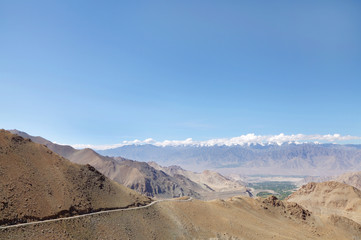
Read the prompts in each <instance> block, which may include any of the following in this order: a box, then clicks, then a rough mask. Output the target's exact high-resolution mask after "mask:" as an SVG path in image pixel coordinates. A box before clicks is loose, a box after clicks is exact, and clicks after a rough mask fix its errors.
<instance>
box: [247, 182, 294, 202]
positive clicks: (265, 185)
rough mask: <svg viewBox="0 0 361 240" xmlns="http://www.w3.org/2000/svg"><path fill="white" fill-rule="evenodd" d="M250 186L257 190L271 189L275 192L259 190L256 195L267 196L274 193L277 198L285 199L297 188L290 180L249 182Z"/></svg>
mask: <svg viewBox="0 0 361 240" xmlns="http://www.w3.org/2000/svg"><path fill="white" fill-rule="evenodd" d="M248 186H249V187H251V188H254V189H257V190H272V191H274V192H275V193H276V194H271V193H268V192H266V191H264V192H262V191H261V192H259V193H258V194H257V196H258V197H267V196H269V195H275V196H276V197H277V198H278V199H281V200H282V199H285V198H287V197H288V196H289V195H291V194H292V192H293V191H295V190H296V189H297V186H296V185H295V184H294V183H292V182H287V181H285V182H274V181H267V182H258V183H250V184H249V185H248Z"/></svg>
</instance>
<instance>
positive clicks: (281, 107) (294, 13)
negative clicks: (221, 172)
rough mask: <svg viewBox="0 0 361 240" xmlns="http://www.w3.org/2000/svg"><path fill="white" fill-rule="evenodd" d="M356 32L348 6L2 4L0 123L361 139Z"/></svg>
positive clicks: (37, 128) (45, 130)
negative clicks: (315, 135) (334, 136)
mask: <svg viewBox="0 0 361 240" xmlns="http://www.w3.org/2000/svg"><path fill="white" fill-rule="evenodd" d="M360 29H361V2H360V1H330V0H328V1H268V0H267V1H103V2H100V1H64V0H62V1H0V31H1V38H0V83H1V85H0V91H1V94H0V101H1V107H2V111H1V112H2V113H1V115H0V128H5V129H14V128H16V129H19V130H23V131H26V132H28V133H29V134H32V135H41V136H44V137H46V138H48V139H50V140H53V141H56V142H60V143H67V144H79V143H84V144H85V143H86V144H111V143H117V142H120V141H123V140H134V139H142V140H144V139H146V138H153V139H156V140H159V141H163V140H166V139H186V138H189V137H191V138H193V139H196V140H207V139H211V138H223V137H226V138H229V137H235V136H240V135H243V134H248V133H255V134H257V135H273V134H280V133H285V134H334V133H339V134H341V135H353V136H361V107H360V104H361V94H360V92H361V91H360V90H361V30H360Z"/></svg>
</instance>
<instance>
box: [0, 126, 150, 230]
mask: <svg viewBox="0 0 361 240" xmlns="http://www.w3.org/2000/svg"><path fill="white" fill-rule="evenodd" d="M0 201H1V202H0V210H1V211H0V224H12V223H17V222H26V221H32V220H39V219H48V218H56V217H61V216H69V215H74V214H78V213H86V212H93V211H98V210H101V209H112V208H126V207H129V206H136V205H144V204H146V203H149V202H150V199H149V198H147V197H145V196H142V195H140V194H138V193H136V192H134V191H132V190H130V189H128V188H126V187H125V186H122V185H120V184H118V183H115V182H113V181H111V180H109V179H108V178H106V177H105V176H104V175H102V174H101V173H99V172H98V171H97V170H95V168H94V167H92V166H90V165H84V166H81V165H78V164H74V163H71V162H70V161H68V160H67V159H65V158H63V157H61V156H59V155H58V154H56V153H54V152H53V151H51V150H50V149H48V148H47V147H46V146H44V145H41V144H37V143H34V142H32V141H31V140H29V139H24V138H23V137H21V136H18V135H14V134H11V133H10V132H8V131H5V130H0Z"/></svg>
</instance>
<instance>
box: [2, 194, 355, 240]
mask: <svg viewBox="0 0 361 240" xmlns="http://www.w3.org/2000/svg"><path fill="white" fill-rule="evenodd" d="M358 227H359V226H358V225H357V224H355V223H353V222H351V220H348V219H342V218H333V219H332V221H328V220H324V219H321V218H319V217H317V216H314V215H313V214H312V213H310V212H308V211H307V210H305V209H304V208H303V207H301V206H299V205H298V204H296V203H287V202H284V201H279V200H277V199H275V198H272V197H271V198H268V199H253V198H248V197H233V198H230V199H228V200H225V201H224V200H213V201H208V202H204V201H199V200H192V201H188V202H175V201H164V202H159V203H156V204H154V205H152V206H150V207H148V208H143V209H137V210H130V211H123V212H115V213H107V214H101V215H94V216H87V217H84V218H81V219H79V218H78V219H69V220H64V221H61V222H56V223H45V224H38V225H35V226H25V227H22V228H18V229H16V228H12V229H7V230H6V231H1V229H0V238H1V239H224V240H226V239H227V240H229V239H234V240H235V239H247V240H255V239H278V240H286V239H287V240H289V239H299V240H301V239H302V240H303V239H322V240H326V239H327V240H329V239H338V240H346V239H347V240H348V239H359V238H360V237H361V231H359V228H358Z"/></svg>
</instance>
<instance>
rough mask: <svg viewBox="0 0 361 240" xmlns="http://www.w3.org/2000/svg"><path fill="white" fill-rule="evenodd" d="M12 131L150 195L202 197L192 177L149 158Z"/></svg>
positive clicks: (161, 196)
mask: <svg viewBox="0 0 361 240" xmlns="http://www.w3.org/2000/svg"><path fill="white" fill-rule="evenodd" d="M11 132H12V133H14V134H17V135H19V136H22V137H24V138H29V139H31V140H32V141H34V142H37V143H40V144H44V145H45V146H47V147H48V148H49V149H50V150H52V151H54V152H56V153H57V154H59V155H61V156H63V157H65V158H67V159H69V160H70V161H72V162H74V163H78V164H89V165H91V166H93V167H94V168H96V169H97V170H98V171H99V172H101V173H102V174H104V175H105V176H107V177H108V178H110V179H112V180H114V181H116V182H118V183H120V184H123V185H125V186H127V187H129V188H131V189H134V190H136V191H138V192H139V193H142V194H145V195H147V196H152V197H160V198H170V197H179V196H185V195H187V196H192V197H199V192H200V191H202V188H201V187H200V186H198V184H196V183H194V182H192V181H191V180H189V179H187V178H184V177H182V176H169V175H168V174H165V173H164V172H162V171H159V170H156V169H154V168H153V167H150V166H149V165H148V164H147V163H145V162H137V161H131V160H127V159H124V158H121V157H117V158H116V159H114V158H111V157H106V156H102V155H100V154H98V153H96V152H95V151H93V150H92V149H89V148H86V149H81V150H77V149H74V148H72V147H71V146H66V145H59V144H55V143H52V142H50V141H48V140H46V139H44V138H42V137H34V136H31V135H29V134H27V133H25V132H21V131H18V130H11Z"/></svg>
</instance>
